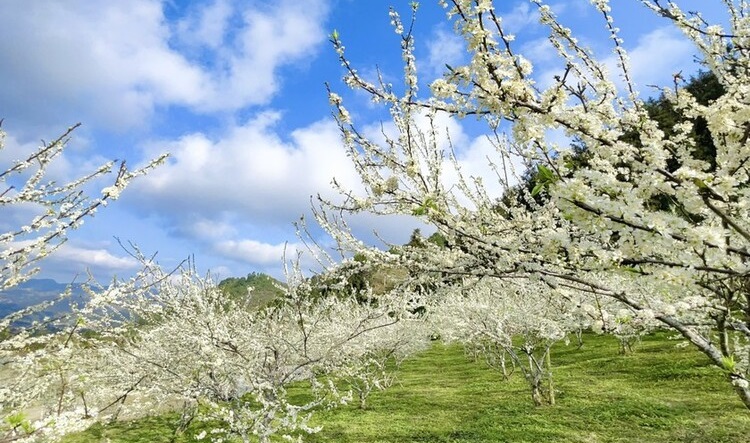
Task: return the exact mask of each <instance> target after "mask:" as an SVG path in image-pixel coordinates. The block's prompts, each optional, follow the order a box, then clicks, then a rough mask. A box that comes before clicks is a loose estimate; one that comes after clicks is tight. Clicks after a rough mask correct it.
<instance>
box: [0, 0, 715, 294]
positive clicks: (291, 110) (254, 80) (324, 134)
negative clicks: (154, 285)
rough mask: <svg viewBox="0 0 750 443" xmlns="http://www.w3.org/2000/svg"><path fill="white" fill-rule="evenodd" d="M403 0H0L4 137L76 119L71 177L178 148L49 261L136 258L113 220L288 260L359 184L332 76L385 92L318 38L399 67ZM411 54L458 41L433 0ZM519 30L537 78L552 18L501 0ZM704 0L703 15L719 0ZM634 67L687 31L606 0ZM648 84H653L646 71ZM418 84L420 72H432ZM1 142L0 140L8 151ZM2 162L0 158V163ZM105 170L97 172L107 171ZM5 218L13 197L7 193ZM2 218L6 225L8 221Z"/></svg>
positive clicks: (666, 51)
mask: <svg viewBox="0 0 750 443" xmlns="http://www.w3.org/2000/svg"><path fill="white" fill-rule="evenodd" d="M409 3H411V1H410V0H390V1H381V0H372V1H370V0H276V1H260V0H257V1H255V0H205V1H187V0H110V1H106V2H94V1H90V0H65V1H63V0H34V1H31V2H29V1H26V0H3V1H2V2H0V60H1V61H2V62H1V65H0V66H2V67H1V68H0V117H2V118H4V119H5V122H4V124H3V128H4V129H5V130H6V131H7V133H8V139H7V140H6V145H7V146H6V151H7V152H18V151H23V150H25V149H29V148H31V147H33V146H35V145H36V144H37V143H38V142H39V140H40V139H46V140H50V139H53V138H55V137H56V136H57V135H59V134H60V133H62V132H63V131H64V129H65V128H66V127H67V126H70V125H71V124H73V123H75V122H82V123H83V126H82V127H81V128H80V130H78V131H77V132H76V134H75V137H74V139H73V141H72V142H71V144H70V147H69V150H68V152H67V153H66V156H65V157H64V158H63V159H61V161H60V162H59V163H58V164H57V165H56V166H55V167H54V168H53V169H52V171H51V174H52V176H53V177H56V178H60V179H64V178H66V177H68V178H69V177H73V176H76V175H77V174H81V173H83V172H84V171H86V170H90V169H92V168H93V166H94V165H97V164H99V163H103V162H104V161H106V160H109V159H113V158H118V159H127V160H128V163H129V164H131V165H137V164H143V163H144V162H145V161H146V160H147V159H148V158H152V157H155V156H156V155H158V154H159V153H162V152H170V153H171V155H172V156H171V158H170V160H169V161H168V163H167V164H166V165H164V166H162V167H160V168H159V169H158V170H156V171H154V172H153V173H152V174H150V175H149V176H148V177H145V178H142V179H140V180H139V181H138V182H136V183H134V184H133V185H132V186H131V187H130V188H129V189H128V190H127V191H126V192H125V193H124V194H123V196H122V198H121V199H120V200H118V201H116V202H113V203H112V204H111V205H110V206H109V207H107V208H106V209H105V210H103V211H102V212H100V213H99V214H97V215H96V217H95V218H93V219H89V220H87V221H86V223H85V224H84V226H83V227H82V228H81V229H80V230H78V231H76V232H74V233H72V234H71V235H70V240H69V242H68V243H67V244H66V245H64V246H63V248H62V249H61V250H59V251H58V252H57V254H56V255H55V256H53V257H51V258H50V259H49V260H48V261H47V262H46V263H45V265H44V268H43V273H42V274H41V276H46V277H52V278H55V279H57V280H58V281H61V282H65V281H70V280H71V279H72V278H73V277H74V276H75V275H76V274H81V273H83V272H85V270H86V269H89V270H90V271H92V272H93V273H94V274H95V275H96V276H98V277H99V278H102V279H104V280H106V279H107V278H109V277H110V276H111V275H113V274H117V275H127V274H128V273H130V272H132V271H133V270H134V269H135V268H136V264H135V263H134V262H133V260H132V259H130V258H129V257H128V256H127V254H126V253H125V252H124V251H123V250H122V249H120V247H119V246H118V245H117V242H116V241H115V239H114V238H115V237H117V238H120V239H121V240H123V241H126V242H127V241H130V242H133V243H135V244H138V245H139V246H140V247H141V249H142V250H143V251H144V252H146V253H154V252H158V257H159V260H160V261H161V262H162V263H163V264H165V265H170V264H175V263H177V262H179V261H180V260H181V259H183V258H185V257H187V256H188V255H194V256H195V259H196V262H197V265H198V267H199V268H200V269H202V270H207V269H211V270H212V272H214V273H217V274H218V275H220V276H221V277H228V276H243V275H245V274H247V273H249V272H267V273H270V274H272V275H275V276H280V275H281V256H282V252H283V249H284V245H285V244H287V245H288V247H289V248H290V250H293V249H294V248H295V247H296V246H297V244H298V240H297V239H296V237H295V235H294V228H293V226H292V222H293V221H295V220H297V219H299V217H300V216H302V215H308V217H309V212H310V211H309V206H310V200H309V198H310V196H311V195H315V194H318V193H321V194H323V195H333V194H332V192H333V191H332V190H331V186H330V181H331V179H332V178H333V177H336V178H337V179H338V180H339V181H340V182H343V183H346V184H349V185H350V186H351V187H354V188H356V177H355V175H354V173H353V170H352V168H351V167H350V166H349V163H348V160H347V158H346V156H345V154H344V150H343V149H342V147H341V142H340V141H339V137H338V133H337V130H336V128H335V125H334V123H333V121H332V119H331V118H330V108H329V105H328V100H327V97H326V92H325V87H324V83H325V82H329V83H330V84H331V85H332V87H333V88H334V89H335V90H336V91H337V92H340V93H341V95H343V96H344V99H345V104H346V105H347V106H348V107H349V108H350V111H352V112H353V114H354V117H355V119H356V121H357V122H359V123H360V124H361V125H362V126H369V127H371V128H374V127H376V125H378V124H379V121H380V119H381V118H383V113H382V110H378V109H376V108H373V107H372V106H371V105H370V104H369V103H368V102H367V100H366V98H365V97H363V96H362V95H360V94H354V93H351V92H350V91H347V89H346V87H345V86H344V85H343V84H342V83H341V82H340V77H341V75H342V70H341V67H340V65H339V63H338V61H337V59H336V54H335V53H334V51H333V50H332V49H331V46H330V44H329V43H328V41H327V36H328V34H329V33H330V32H331V31H332V30H333V29H337V30H338V32H339V34H340V36H341V38H342V40H343V41H344V44H345V45H346V47H347V50H348V53H349V56H350V58H351V60H352V61H353V62H354V65H355V66H356V67H358V69H359V70H360V71H361V72H364V73H368V72H374V70H375V68H376V66H377V67H379V68H380V69H381V70H382V71H383V72H384V74H385V75H386V76H387V77H388V78H389V79H392V80H393V81H394V83H395V82H397V81H398V79H399V76H400V69H401V59H400V52H399V42H398V37H397V36H396V34H395V33H393V31H392V28H391V26H390V25H389V17H388V6H394V7H395V8H396V9H397V10H398V11H400V12H402V14H403V15H404V16H405V18H406V17H407V16H408V14H409ZM420 3H421V5H420V9H419V12H418V17H417V23H416V28H415V35H416V55H417V62H418V69H419V72H420V76H421V81H422V82H424V83H425V84H427V83H429V81H430V80H433V79H434V78H436V77H437V76H439V75H440V73H441V69H442V67H443V66H444V64H445V63H449V64H451V65H456V64H459V63H460V62H461V60H462V59H464V58H465V57H466V54H465V52H464V50H463V48H462V46H461V41H460V40H459V39H458V38H457V37H456V36H454V35H453V33H452V27H451V25H450V24H449V23H448V22H447V21H446V20H445V13H444V11H443V10H442V9H441V8H440V7H439V6H438V4H437V3H438V2H437V1H436V0H435V1H432V0H424V1H422V2H420ZM495 3H496V5H497V8H498V12H499V14H500V15H502V16H503V17H504V22H505V24H506V25H507V27H508V29H509V30H510V31H511V32H514V33H516V35H517V47H518V48H520V49H521V52H522V53H524V54H525V55H527V57H529V58H530V59H531V60H532V61H533V62H534V63H535V72H536V73H537V74H536V75H537V76H538V77H537V78H538V80H539V81H540V82H543V81H544V78H551V75H554V74H555V73H556V72H557V71H556V70H557V69H559V67H558V65H557V64H556V63H555V61H554V60H553V59H552V58H551V55H552V54H551V52H550V47H549V46H548V45H547V44H546V40H545V37H546V32H545V29H544V28H542V27H541V26H540V25H539V24H538V21H537V16H536V14H535V13H534V7H533V6H532V5H531V3H530V2H529V1H527V0H508V1H497V2H495ZM677 3H678V4H679V5H685V9H696V5H698V6H699V7H700V8H701V9H702V10H703V11H705V12H707V13H708V14H707V16H708V17H709V18H713V17H712V16H713V15H717V16H719V17H720V14H718V12H719V11H721V8H722V6H721V2H720V1H719V0H705V1H703V2H701V1H698V0H691V1H678V2H677ZM612 5H613V16H614V17H615V23H616V25H617V26H619V27H620V28H622V29H623V37H624V38H625V47H626V48H627V49H628V50H629V51H630V54H631V58H632V68H633V73H634V76H635V80H636V82H637V83H638V84H639V85H641V86H644V85H651V84H660V85H664V84H667V83H669V82H670V79H671V76H672V74H673V73H675V72H677V71H681V70H682V71H684V72H685V73H693V72H695V71H696V70H697V65H696V64H695V63H694V62H693V53H694V50H693V47H692V46H691V45H690V44H689V43H688V42H687V41H686V40H685V39H684V38H683V37H682V36H681V35H680V34H679V32H678V31H676V30H675V29H673V28H672V27H671V26H670V25H669V24H668V23H666V22H665V21H664V20H663V19H659V18H658V17H655V16H654V15H653V14H651V13H650V12H649V11H647V10H646V9H645V8H644V7H643V6H642V5H641V4H640V2H639V1H636V0H614V1H613V2H612ZM551 6H552V8H553V10H554V11H556V12H557V13H558V14H559V16H560V18H561V20H562V21H563V22H564V23H565V24H566V25H568V26H570V27H571V28H573V30H574V31H575V32H577V33H578V36H579V38H580V39H581V40H582V41H583V42H584V43H585V44H587V45H588V46H590V47H591V48H592V49H593V50H594V51H595V53H597V54H599V55H600V57H602V58H611V57H612V55H611V46H610V43H609V42H608V40H607V34H606V32H605V30H604V27H603V22H602V21H601V20H600V17H599V16H598V15H597V13H596V12H595V11H594V10H593V8H592V7H591V6H589V5H588V2H587V1H586V0H567V1H562V0H558V1H557V2H554V1H552V2H551ZM642 89H644V90H647V88H645V87H644V88H642ZM423 90H426V88H424V89H423ZM451 128H452V130H453V131H454V132H455V133H454V135H453V137H452V138H453V140H454V142H456V141H457V142H458V144H457V149H459V154H460V156H461V158H462V162H463V163H464V165H465V167H466V170H468V171H473V172H474V173H481V172H482V171H483V170H486V165H485V163H486V160H485V157H484V155H485V153H488V152H489V150H488V147H487V146H486V144H485V143H482V142H481V140H482V138H481V134H480V133H479V132H477V130H476V127H474V126H472V125H470V124H465V123H461V122H452V123H451ZM6 158H7V157H0V162H1V161H2V160H3V159H6ZM3 165H4V163H3ZM101 186H104V185H101ZM2 210H3V211H6V212H7V213H5V214H0V229H5V228H4V227H3V225H4V224H5V225H7V224H8V223H10V220H13V218H14V217H15V216H16V215H17V214H13V213H11V212H10V211H9V210H7V209H5V208H3V209H2ZM352 226H353V227H354V229H355V230H356V231H357V232H359V233H360V234H361V235H362V236H364V237H366V238H370V239H373V235H372V234H371V232H372V231H373V230H377V231H378V232H379V233H381V234H382V235H383V236H384V237H385V238H386V239H388V240H391V241H394V242H404V241H406V240H407V239H408V236H409V234H410V233H411V230H412V229H413V228H414V227H417V226H419V223H418V222H417V221H416V220H410V219H406V218H403V217H395V218H390V219H385V218H382V217H381V218H377V217H373V216H367V215H362V216H359V217H357V218H355V219H353V220H352ZM3 232H4V231H3Z"/></svg>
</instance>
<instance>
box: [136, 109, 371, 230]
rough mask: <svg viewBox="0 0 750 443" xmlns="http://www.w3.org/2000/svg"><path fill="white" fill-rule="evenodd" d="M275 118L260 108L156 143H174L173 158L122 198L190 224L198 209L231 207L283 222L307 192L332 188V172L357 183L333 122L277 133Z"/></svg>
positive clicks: (249, 216) (215, 215)
mask: <svg viewBox="0 0 750 443" xmlns="http://www.w3.org/2000/svg"><path fill="white" fill-rule="evenodd" d="M280 118H281V115H280V114H278V113H273V112H267V113H262V114H260V115H258V116H256V117H255V118H254V119H252V120H250V121H249V122H247V123H246V124H244V125H241V126H236V127H232V128H230V129H229V130H228V131H227V133H226V134H225V135H224V137H223V138H221V139H219V140H212V139H210V138H208V137H207V136H206V135H205V134H201V133H195V134H190V135H186V136H184V137H182V138H180V139H178V140H176V141H174V142H158V143H155V145H158V146H172V147H173V149H172V158H171V159H170V160H169V161H168V163H167V164H165V165H163V166H161V167H159V168H158V169H156V170H155V171H153V172H152V173H150V174H149V175H148V176H146V177H144V178H142V179H141V180H139V181H138V182H136V183H134V184H133V185H132V189H131V190H130V192H129V193H128V195H126V196H124V198H126V199H127V198H132V199H133V200H135V201H136V206H137V207H138V208H139V210H143V211H151V212H158V213H160V214H162V216H164V217H167V218H168V219H170V220H173V221H174V223H180V224H185V223H191V224H192V223H193V221H194V220H195V215H196V214H201V216H202V217H204V218H206V217H207V218H208V219H210V220H218V219H220V218H221V214H222V213H231V214H234V217H235V220H244V221H246V222H247V221H250V222H252V223H256V224H266V223H269V224H272V225H273V224H284V225H288V224H289V223H291V221H293V220H295V219H297V218H298V217H299V216H300V215H302V214H303V213H306V212H307V211H308V209H309V207H310V196H312V195H316V194H318V193H323V194H327V195H329V196H330V195H333V191H332V188H331V185H330V183H331V180H332V179H333V178H334V177H336V179H337V180H338V181H339V182H340V183H342V184H343V185H345V186H350V187H354V186H356V184H357V182H358V180H357V177H356V173H355V172H354V169H353V166H352V165H351V162H350V161H349V159H348V158H347V156H346V153H345V151H344V148H343V146H342V143H341V141H340V135H339V132H338V128H337V127H336V125H335V124H334V123H333V122H330V121H327V120H326V121H321V122H317V123H313V124H312V125H310V126H307V127H304V128H301V129H297V130H294V131H292V132H291V134H290V135H289V137H288V139H282V138H280V137H279V136H278V135H277V134H276V133H275V132H274V125H275V124H276V123H277V122H278V121H279V119H280Z"/></svg>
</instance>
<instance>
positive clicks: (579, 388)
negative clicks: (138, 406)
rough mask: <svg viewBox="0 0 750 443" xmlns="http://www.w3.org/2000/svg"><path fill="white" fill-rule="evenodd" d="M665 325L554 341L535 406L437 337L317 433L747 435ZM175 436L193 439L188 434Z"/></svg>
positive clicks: (742, 417)
mask: <svg viewBox="0 0 750 443" xmlns="http://www.w3.org/2000/svg"><path fill="white" fill-rule="evenodd" d="M666 337H667V335H666V334H659V335H656V336H652V337H648V338H646V339H645V340H644V342H643V343H642V344H641V345H640V346H639V347H638V349H637V352H636V353H635V354H633V355H630V356H618V355H616V351H617V343H616V342H615V341H614V339H612V338H611V337H599V336H588V337H586V341H585V343H586V344H585V346H584V348H583V349H581V350H576V349H575V346H572V345H571V346H563V345H560V346H558V347H557V348H556V349H555V351H556V352H555V353H554V355H553V364H554V365H555V366H556V372H555V376H556V383H557V387H558V405H556V406H554V407H545V408H534V407H533V406H532V405H531V400H530V398H529V394H528V391H527V388H526V385H525V383H524V382H523V380H522V379H521V378H520V374H515V375H514V377H512V378H511V380H509V381H501V379H500V377H499V374H498V373H497V372H495V371H493V370H491V369H488V368H486V367H485V366H483V365H482V364H481V363H471V362H467V360H466V359H465V358H464V355H463V352H462V351H461V349H459V348H456V347H444V346H441V345H440V344H436V345H435V346H434V347H433V348H432V349H431V350H430V351H428V352H426V353H424V354H422V355H420V356H419V357H417V358H414V359H412V360H410V361H408V362H406V363H405V364H404V366H403V368H402V372H401V375H400V382H401V383H400V385H397V386H394V387H393V388H391V389H390V390H388V391H386V392H382V393H375V394H373V396H372V397H371V399H370V408H369V409H368V410H366V411H360V410H358V409H356V408H355V407H354V406H346V407H342V408H339V409H335V410H332V411H327V412H320V413H318V415H317V416H316V422H317V423H318V424H322V425H323V426H324V429H323V431H322V432H320V433H319V434H317V435H314V436H312V437H310V438H309V439H308V440H309V441H311V442H352V443H353V442H362V443H376V442H446V443H447V442H452V443H454V442H455V443H458V442H462V443H463V442H500V441H509V442H535V443H538V442H542V441H552V442H592V443H593V442H701V443H704V442H746V441H750V412H749V411H747V410H746V409H745V408H744V407H743V406H742V404H741V403H740V401H739V400H738V399H737V398H736V397H735V394H734V393H733V392H732V391H731V389H730V387H729V385H728V384H727V383H726V381H724V379H723V376H722V374H721V373H720V371H719V370H718V369H715V368H714V367H712V366H710V365H709V363H708V361H707V359H706V358H704V357H703V356H702V355H700V354H698V353H696V352H695V351H693V350H692V349H690V348H687V349H679V348H676V347H675V342H672V341H668V340H666ZM170 423H171V421H170V419H169V418H167V417H162V418H154V419H150V420H148V421H142V422H134V423H129V424H118V425H117V426H116V427H113V428H107V429H103V428H96V429H92V430H90V431H88V432H87V433H85V434H83V435H79V436H75V437H73V438H69V439H68V440H66V441H67V442H68V443H74V442H75V443H84V442H86V443H88V442H98V441H105V439H106V438H110V439H111V442H112V443H116V442H144V443H145V442H159V441H164V442H166V441H169V437H170V436H169V434H170V433H171V432H170V428H169V426H170ZM178 441H190V440H189V439H185V440H178Z"/></svg>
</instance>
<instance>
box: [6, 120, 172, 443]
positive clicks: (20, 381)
mask: <svg viewBox="0 0 750 443" xmlns="http://www.w3.org/2000/svg"><path fill="white" fill-rule="evenodd" d="M77 127H78V125H75V126H73V127H71V128H69V129H68V130H67V131H66V132H65V133H64V134H63V135H62V136H60V137H59V138H57V139H56V140H54V141H53V142H51V143H48V144H47V143H45V144H43V145H42V146H40V147H39V148H38V149H37V150H35V151H34V152H32V153H30V154H28V155H27V156H26V157H25V158H24V159H22V160H15V161H12V162H11V163H10V164H9V165H5V166H3V167H0V170H2V171H3V172H0V208H2V210H3V211H4V212H3V217H6V216H7V217H8V219H7V220H11V217H10V216H11V215H22V214H31V215H29V219H28V220H26V221H25V222H21V223H20V224H21V226H20V227H18V228H11V229H10V230H9V231H8V232H5V233H3V234H0V291H2V290H5V289H8V288H10V287H13V286H15V285H17V284H19V283H21V282H23V281H25V280H27V279H28V278H30V277H31V276H33V275H34V273H36V272H37V270H38V268H37V267H36V266H35V265H36V264H37V262H39V261H40V260H42V259H43V258H44V257H46V256H47V255H49V254H50V253H52V252H53V251H54V250H55V249H56V248H58V247H59V246H60V245H61V244H62V243H63V242H64V241H65V240H66V235H67V233H68V231H69V230H71V229H76V228H78V227H79V226H80V225H81V224H82V223H83V220H84V218H85V217H86V216H91V215H93V214H94V213H95V212H96V211H97V210H98V209H99V207H101V206H105V205H106V204H107V202H108V201H109V200H114V199H117V198H118V196H119V195H120V192H122V191H123V190H124V189H125V187H126V186H127V185H128V184H129V183H130V181H131V180H132V179H133V178H135V177H137V176H139V175H143V174H145V173H147V172H148V171H149V170H151V169H152V168H154V167H155V166H156V165H158V164H159V163H160V162H162V161H163V160H164V158H165V157H164V156H162V157H160V158H157V159H155V160H154V161H152V162H150V163H149V164H148V165H146V166H145V167H144V168H141V169H137V170H134V171H131V170H128V169H127V167H126V166H125V162H121V163H120V164H119V166H117V167H116V166H115V162H110V163H107V164H105V165H102V166H101V167H99V168H98V169H96V170H95V171H93V172H90V173H88V174H86V175H83V176H81V177H79V178H77V179H74V180H71V181H69V182H67V183H56V182H54V181H51V180H48V179H47V178H46V174H47V172H48V168H49V166H50V165H51V164H52V162H54V160H55V159H56V158H58V157H59V156H60V155H61V154H62V153H63V151H64V149H65V146H66V143H67V142H68V141H69V139H70V136H71V134H72V132H73V131H74V130H75V129H76V128H77ZM4 142H5V132H3V131H1V130H0V149H3V148H4V146H5V144H4ZM113 169H116V170H117V173H116V174H117V175H116V178H115V180H114V181H113V182H110V184H109V185H108V186H106V187H104V188H103V189H102V190H101V193H100V194H99V195H96V194H95V195H88V194H87V192H86V188H87V186H88V185H93V184H94V182H95V180H96V179H97V178H99V177H101V176H104V175H106V174H108V173H111V172H112V171H113ZM19 210H22V212H17V211H19ZM7 220H6V221H7ZM69 295H70V290H68V291H66V292H64V293H63V294H60V296H59V297H58V300H56V301H59V300H60V299H62V298H65V297H68V296H69ZM98 295H99V294H98ZM98 295H97V296H96V297H94V300H95V301H92V303H91V304H90V305H89V306H88V307H85V308H83V309H82V310H81V311H79V312H78V314H84V313H85V312H89V313H90V312H92V310H94V309H96V308H95V303H97V302H98V301H101V297H99V296H98ZM54 302H55V301H53V302H50V303H54ZM48 304H49V303H43V304H40V305H35V306H30V307H28V308H26V309H23V310H21V311H19V312H15V313H11V314H10V315H8V316H6V317H5V318H0V371H1V372H2V379H3V383H2V384H1V385H0V441H7V440H11V441H15V440H18V439H20V438H22V437H24V438H25V437H26V436H35V437H34V438H36V436H37V435H41V434H44V433H45V431H50V432H47V434H48V435H55V434H59V433H60V432H68V431H69V430H70V429H74V428H75V429H78V428H80V427H79V425H80V424H81V423H85V422H86V420H83V421H81V420H79V415H80V416H85V418H86V419H89V418H90V414H89V412H88V411H86V407H85V406H84V408H83V410H84V412H83V413H82V414H75V413H73V412H71V410H70V409H68V408H67V403H68V401H69V397H70V396H73V397H75V398H76V399H78V400H80V401H83V403H84V405H85V403H86V398H85V395H84V393H83V391H82V390H81V388H80V386H81V385H82V383H83V382H84V380H81V379H74V378H70V377H69V374H70V371H71V367H72V366H74V364H77V363H80V362H78V360H77V357H78V355H79V354H78V351H77V346H76V341H77V338H78V335H79V334H78V333H79V331H80V330H81V327H82V325H83V318H85V317H84V316H82V315H78V316H77V315H76V314H74V315H71V316H59V317H56V318H45V319H43V320H42V321H37V322H35V323H34V324H33V325H32V326H31V327H29V328H25V329H18V328H12V325H13V324H14V323H15V322H17V321H18V320H20V319H23V318H24V317H28V316H30V315H32V314H34V313H38V312H40V311H41V310H43V309H44V308H45V306H47V305H48ZM63 317H65V318H63ZM76 318H78V320H76ZM82 363H83V364H86V365H89V364H92V361H84V362H82ZM77 371H78V372H80V370H78V369H77ZM53 385H55V386H61V388H60V389H51V388H50V387H51V386H53ZM50 397H51V398H52V399H53V400H52V401H50V403H49V404H50V405H54V406H51V409H53V410H54V411H55V412H56V414H55V419H54V421H55V423H54V426H51V425H50V422H46V423H45V422H44V420H41V421H37V424H36V425H34V424H33V422H34V421H35V420H32V418H33V419H37V418H40V415H41V416H42V417H43V416H44V415H45V414H44V412H41V413H40V410H39V408H40V407H42V406H41V403H40V400H41V399H43V398H50ZM24 405H26V406H29V405H31V406H32V409H34V412H33V413H32V414H31V415H27V414H26V413H25V411H24V407H23V406H24ZM32 416H33V417H32ZM71 418H72V420H71ZM42 428H44V431H42Z"/></svg>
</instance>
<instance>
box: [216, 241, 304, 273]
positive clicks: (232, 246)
mask: <svg viewBox="0 0 750 443" xmlns="http://www.w3.org/2000/svg"><path fill="white" fill-rule="evenodd" d="M214 248H215V251H216V252H217V253H219V254H220V255H222V256H224V257H227V258H231V259H234V260H236V261H239V262H243V263H248V264H251V265H256V266H268V265H279V264H280V263H281V260H282V258H283V257H284V253H285V252H286V253H288V254H289V253H291V255H292V256H293V255H294V254H293V252H294V251H296V249H297V248H296V247H295V246H294V245H287V244H286V243H279V244H269V243H264V242H260V241H257V240H250V239H244V240H225V241H220V242H218V243H216V244H215V245H214Z"/></svg>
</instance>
